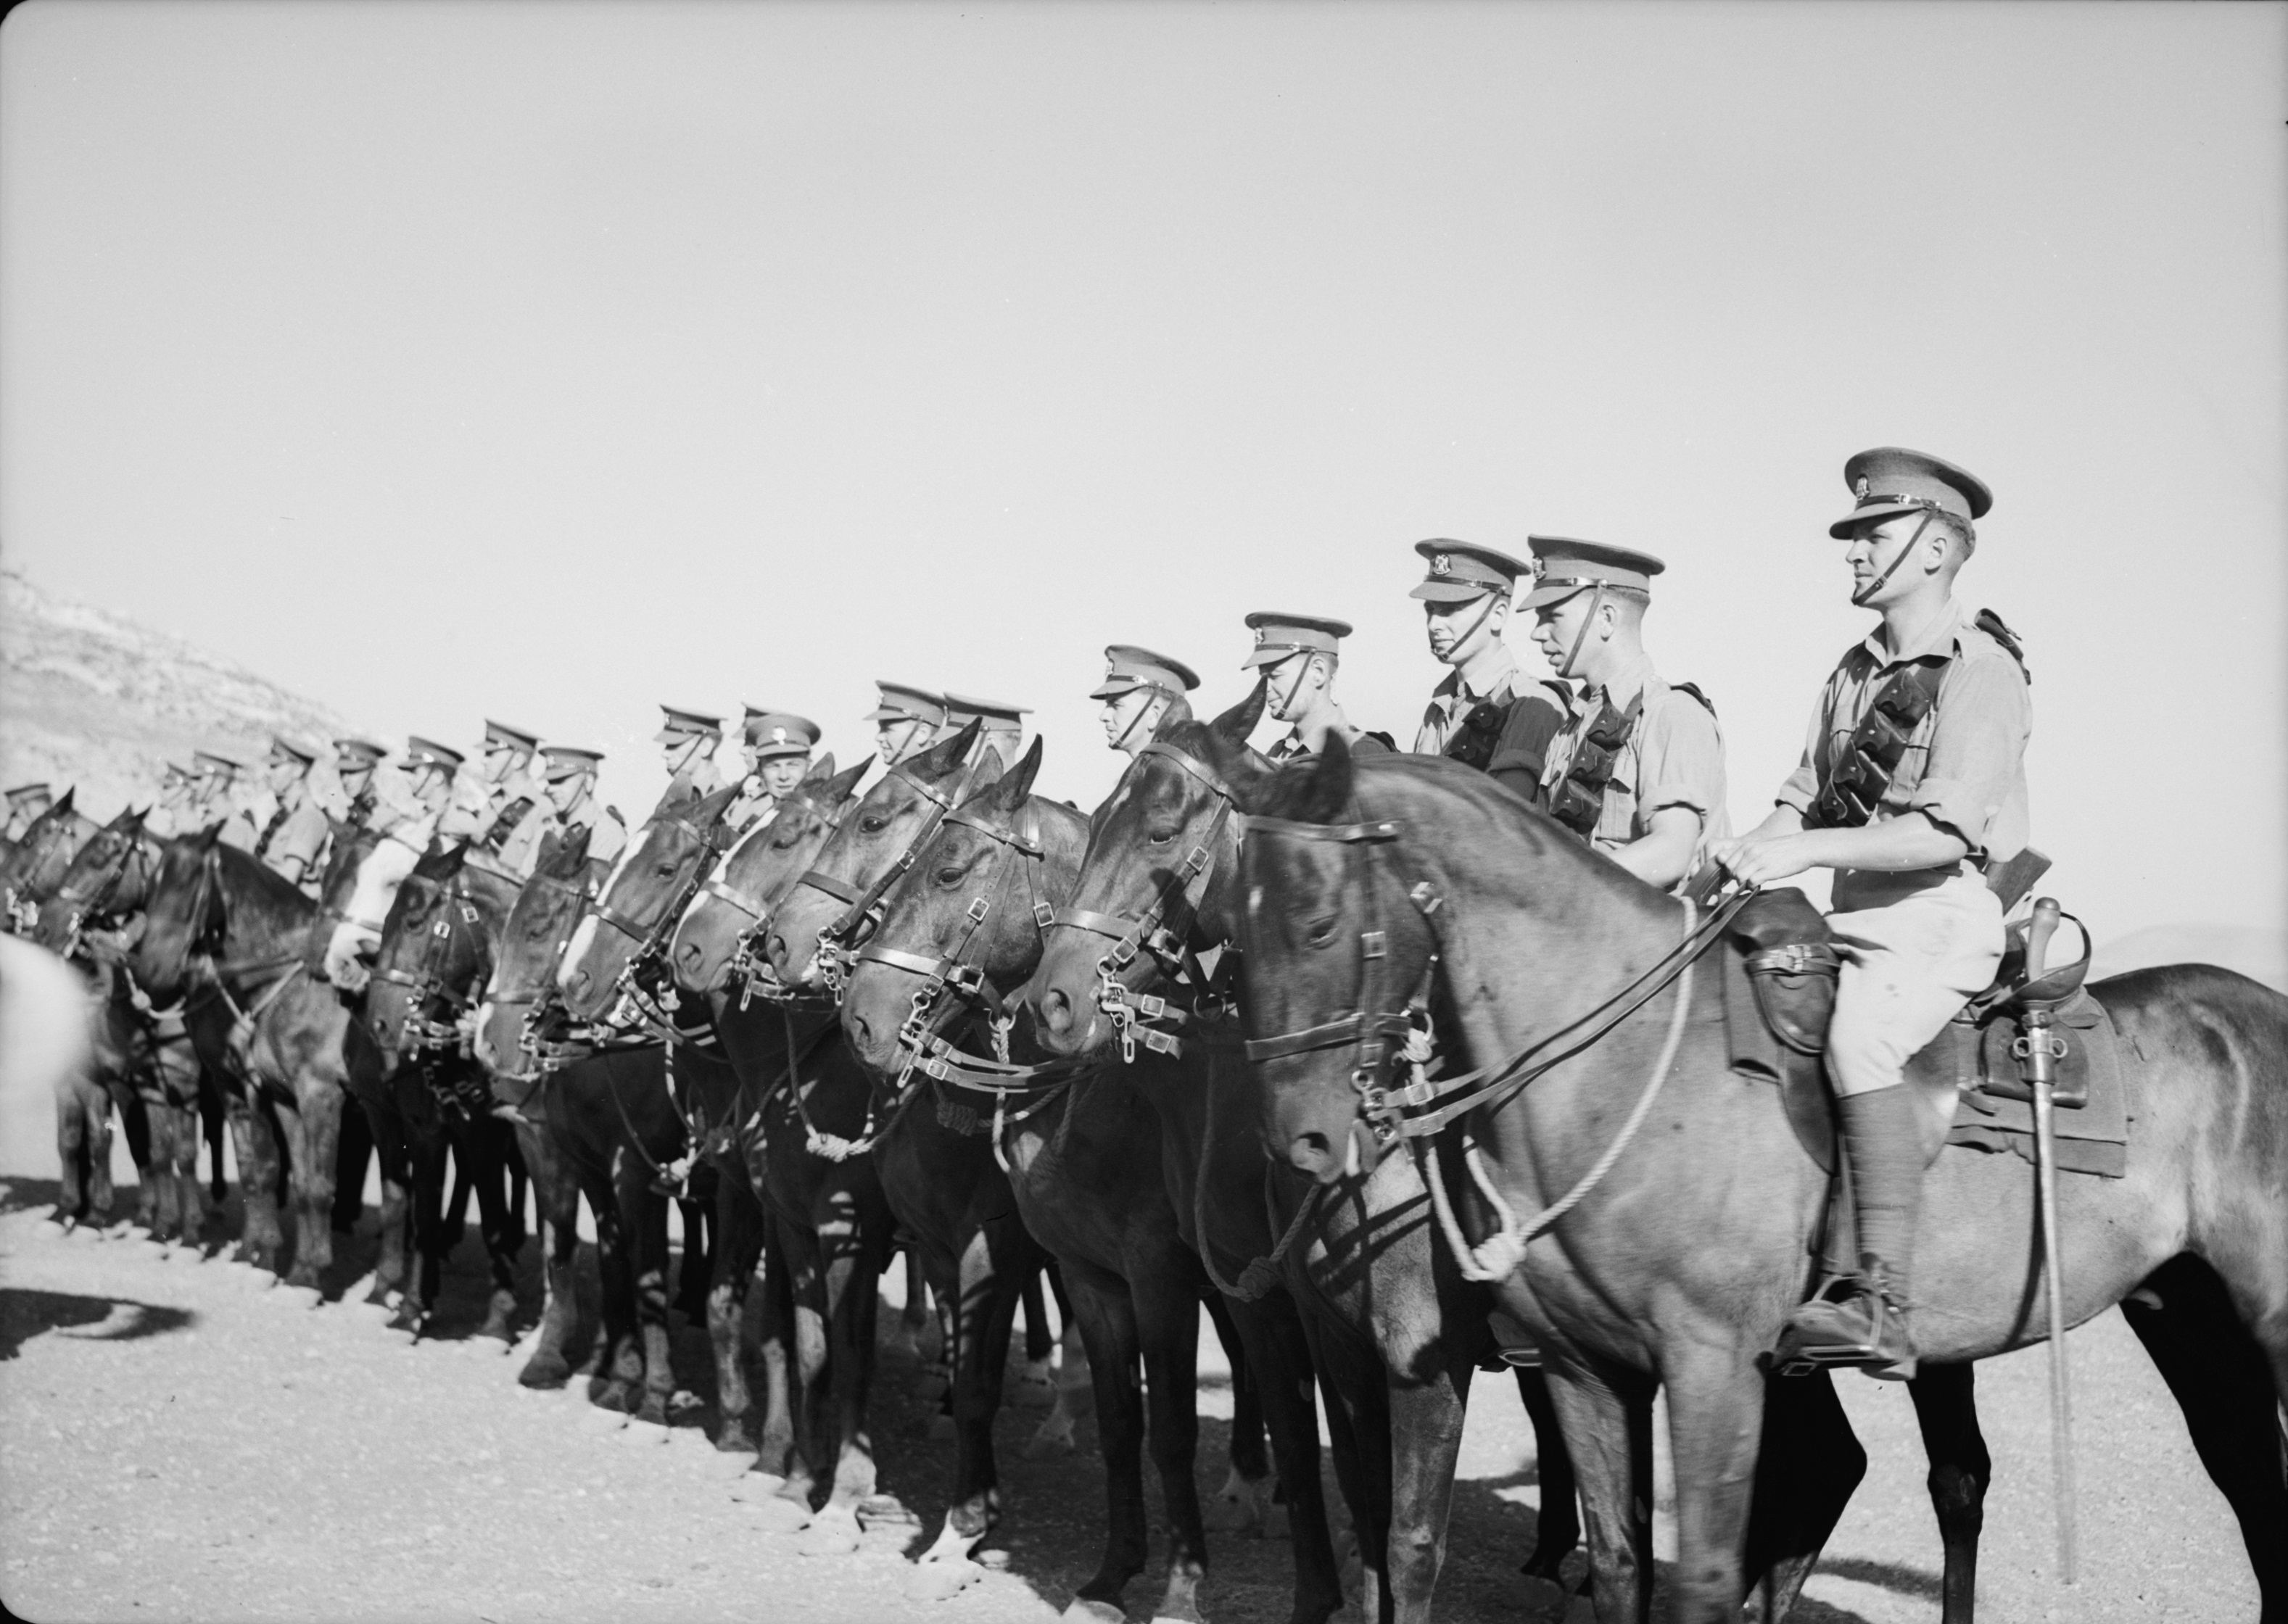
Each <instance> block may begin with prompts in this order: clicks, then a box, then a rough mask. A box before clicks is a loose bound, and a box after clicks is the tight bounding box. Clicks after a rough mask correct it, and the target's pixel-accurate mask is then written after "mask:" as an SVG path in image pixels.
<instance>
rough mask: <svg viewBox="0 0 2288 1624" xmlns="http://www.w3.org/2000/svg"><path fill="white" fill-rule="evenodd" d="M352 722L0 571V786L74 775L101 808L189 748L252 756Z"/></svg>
mask: <svg viewBox="0 0 2288 1624" xmlns="http://www.w3.org/2000/svg"><path fill="white" fill-rule="evenodd" d="M349 731H350V728H349V725H348V724H347V723H346V722H345V721H343V719H342V718H341V717H338V716H336V715H335V714H334V713H333V712H332V711H330V710H328V709H326V708H325V707H324V706H322V705H319V704H316V703H314V702H313V701H309V700H306V699H304V698H302V697H301V696H300V695H298V694H293V693H287V692H285V691H284V690H283V689H282V688H279V687H277V686H275V685H273V684H271V683H267V682H265V681H264V680H263V679H262V678H261V677H257V676H256V675H255V674H254V673H253V672H251V671H249V670H247V669H245V668H244V667H243V666H241V665H238V664H236V663H235V662H234V661H229V660H226V659H223V658H221V657H220V656H218V655H216V654H209V653H208V652H207V651H205V650H204V649H202V648H198V647H195V646H193V645H191V644H189V643H186V642H184V641H182V640H181V639H180V638H171V637H168V636H166V635H165V634H163V633H161V632H156V631H153V630H150V629H149V628H147V627H144V626H139V625H137V624H136V623H135V622H132V621H131V620H127V619H125V618H123V616H120V615H116V614H110V613H108V612H107V611H105V610H102V609H95V608H91V607H88V606H85V605H83V604H76V603H72V602H69V601H68V600H66V599H63V598H56V597H53V596H52V595H51V594H49V593H46V592H44V591H42V590H40V589H39V588H37V587H36V586H34V585H33V584H32V583H31V582H28V581H27V580H25V579H24V577H23V576H22V575H20V574H17V573H16V572H15V571H13V570H0V785H9V784H20V783H23V782H25V781H26V780H31V779H45V780H48V781H49V782H50V783H52V784H53V785H55V786H56V788H58V789H61V788H63V787H64V786H65V785H67V784H76V785H77V786H78V788H79V794H78V800H77V804H78V805H79V807H80V808H81V810H83V811H84V812H89V813H91V814H92V815H94V816H98V817H108V816H109V815H110V814H111V813H113V812H116V811H118V810H119V808H120V807H121V806H123V805H124V804H127V803H128V802H129V801H134V802H136V803H138V804H141V803H145V802H147V801H150V800H152V799H154V798H155V796H156V795H157V793H158V786H159V775H160V770H161V768H162V766H163V764H164V763H165V762H166V761H167V760H169V759H170V758H172V759H176V760H187V758H188V757H189V755H190V752H191V751H192V750H193V749H212V750H218V751H220V752H222V753H223V754H225V755H227V756H234V757H238V758H239V759H240V760H242V761H258V760H259V759H260V758H261V757H263V756H264V755H265V754H266V753H267V752H268V750H269V748H270V735H271V734H273V733H286V734H289V735H290V736H292V737H296V738H299V739H302V740H305V741H308V742H311V743H322V742H323V741H327V740H330V739H333V738H337V737H338V736H339V735H341V734H342V733H347V732H349Z"/></svg>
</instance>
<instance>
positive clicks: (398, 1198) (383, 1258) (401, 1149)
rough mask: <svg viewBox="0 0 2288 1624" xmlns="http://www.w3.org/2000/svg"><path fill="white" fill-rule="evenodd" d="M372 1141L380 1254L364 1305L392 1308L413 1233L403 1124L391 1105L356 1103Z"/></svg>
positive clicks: (401, 1284)
mask: <svg viewBox="0 0 2288 1624" xmlns="http://www.w3.org/2000/svg"><path fill="white" fill-rule="evenodd" d="M358 1104H359V1105H360V1107H361V1111H362V1113H363V1115H364V1117H365V1119H366V1124H367V1129H368V1136H369V1137H370V1138H371V1140H372V1141H373V1147H374V1155H375V1161H376V1163H377V1168H378V1171H379V1175H380V1183H381V1251H380V1254H379V1256H377V1257H376V1258H375V1259H374V1264H373V1288H372V1289H371V1290H370V1291H369V1292H367V1293H366V1299H365V1300H366V1301H367V1302H369V1303H379V1304H381V1305H382V1306H384V1307H394V1306H395V1302H394V1299H396V1298H397V1297H399V1296H401V1295H402V1294H403V1292H404V1290H405V1257H406V1252H407V1250H408V1248H409V1245H410V1241H411V1237H412V1230H413V1205H412V1198H413V1167H412V1161H411V1159H410V1157H409V1154H408V1153H407V1150H406V1144H405V1123H404V1121H403V1119H401V1117H399V1116H398V1114H397V1111H396V1108H395V1107H394V1106H392V1105H376V1104H374V1103H373V1102H372V1101H370V1100H361V1101H359V1102H358Z"/></svg>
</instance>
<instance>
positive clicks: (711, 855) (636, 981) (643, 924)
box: [588, 814, 722, 1042]
mask: <svg viewBox="0 0 2288 1624" xmlns="http://www.w3.org/2000/svg"><path fill="white" fill-rule="evenodd" d="M653 821H654V822H655V823H661V824H664V825H666V826H667V827H668V828H671V829H674V830H676V831H678V832H679V833H680V834H681V835H682V836H684V837H685V838H686V839H687V840H688V841H690V842H691V843H692V844H693V845H694V847H695V851H694V852H693V861H692V864H691V872H690V874H689V875H687V876H686V877H685V878H684V880H683V881H682V882H681V883H679V885H678V886H677V887H676V889H675V891H673V892H672V893H671V895H670V897H669V899H668V900H667V902H666V903H665V905H664V906H663V907H661V909H660V911H659V915H658V916H657V917H656V918H654V919H651V920H649V921H645V920H640V919H637V918H634V917H632V915H627V914H624V913H623V912H621V911H620V910H619V909H618V908H616V907H611V906H610V905H609V904H608V903H607V902H606V901H604V899H602V898H598V899H597V900H596V902H595V905H594V906H593V907H591V908H590V909H589V910H588V911H589V914H590V915H591V916H592V917H593V918H594V919H595V920H596V921H597V923H600V924H603V925H606V926H608V927H609V928H610V929H612V930H614V931H618V932H619V933H620V934H621V935H622V936H624V937H626V938H627V939H629V940H630V941H632V942H633V943H634V944H635V951H634V952H632V953H631V954H630V955H628V958H627V962H626V963H624V964H623V965H621V966H620V973H619V976H618V978H617V979H616V980H615V981H614V983H613V985H612V994H613V998H614V1001H615V1002H614V1005H613V1010H612V1014H611V1016H610V1017H609V1018H608V1024H609V1025H612V1026H626V1025H629V1024H632V1023H631V1022H630V1021H629V1020H627V1019H626V1018H624V1017H627V1016H630V1015H632V1017H633V1024H640V1025H644V1026H651V1027H653V1028H655V1029H656V1030H658V1031H660V1032H661V1033H662V1034H671V1041H679V1042H692V1041H694V1040H692V1039H691V1038H690V1037H689V1036H688V1035H687V1034H681V1033H680V1032H679V1029H678V1028H677V1027H676V1025H675V1021H674V1019H673V1016H674V1012H675V1008H676V997H675V992H674V989H673V988H672V987H670V988H668V989H666V991H665V993H664V994H663V995H662V996H660V997H657V998H655V997H653V996H652V995H651V994H648V993H647V992H646V991H645V990H644V988H643V985H642V982H643V978H645V977H646V976H647V975H648V974H649V973H650V971H651V970H652V969H653V968H654V967H655V965H657V964H658V963H659V962H660V960H661V959H662V957H663V955H664V954H665V951H666V938H667V937H668V936H669V934H670V933H671V932H672V931H674V929H675V927H676V926H677V925H678V924H679V923H682V919H683V911H684V909H686V908H687V907H690V906H691V899H692V898H693V897H695V896H696V895H697V894H698V891H699V888H700V886H701V885H702V884H703V883H705V882H706V880H707V877H708V875H709V874H710V873H711V872H712V871H713V869H714V867H715V860H716V856H717V848H716V844H715V843H716V839H717V837H718V836H719V834H720V833H721V830H722V823H721V821H720V820H717V821H715V822H713V823H710V824H708V825H706V826H705V827H701V826H700V825H698V824H695V823H694V822H692V821H691V820H689V819H688V818H685V817H681V816H679V815H672V814H671V815H670V816H668V817H665V818H658V819H655V820H653Z"/></svg>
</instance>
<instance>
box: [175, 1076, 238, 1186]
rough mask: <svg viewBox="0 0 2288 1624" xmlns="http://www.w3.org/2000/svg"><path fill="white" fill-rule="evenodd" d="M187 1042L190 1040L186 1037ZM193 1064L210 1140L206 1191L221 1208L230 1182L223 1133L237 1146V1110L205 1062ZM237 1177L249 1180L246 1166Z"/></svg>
mask: <svg viewBox="0 0 2288 1624" xmlns="http://www.w3.org/2000/svg"><path fill="white" fill-rule="evenodd" d="M184 1042H186V1043H188V1042H189V1040H188V1039H185V1040H184ZM193 1064H195V1065H197V1066H199V1126H200V1128H201V1129H203V1132H204V1135H205V1137H206V1142H207V1169H208V1172H207V1178H208V1185H207V1193H208V1195H209V1196H210V1197H211V1199H212V1200H213V1201H214V1203H215V1205H216V1206H218V1207H219V1206H221V1205H222V1203H223V1202H224V1201H226V1200H228V1199H229V1197H230V1184H229V1183H228V1182H227V1181H226V1179H225V1178H224V1177H223V1171H222V1145H223V1136H224V1133H225V1132H226V1130H227V1131H228V1132H229V1134H230V1137H231V1139H232V1141H233V1144H234V1146H235V1144H236V1141H237V1138H238V1132H237V1129H236V1127H235V1126H234V1117H235V1115H236V1113H234V1112H233V1111H232V1110H231V1109H230V1107H229V1106H227V1105H225V1104H224V1103H223V1092H222V1089H221V1087H220V1086H219V1085H218V1083H217V1082H216V1081H215V1080H214V1078H213V1077H212V1076H211V1074H209V1073H208V1072H207V1070H206V1067H205V1066H204V1064H203V1063H202V1062H199V1061H197V1060H196V1059H195V1058H194V1061H193ZM238 1176H239V1182H240V1183H241V1184H243V1183H244V1182H245V1180H246V1169H245V1168H243V1167H241V1168H239V1173H238Z"/></svg>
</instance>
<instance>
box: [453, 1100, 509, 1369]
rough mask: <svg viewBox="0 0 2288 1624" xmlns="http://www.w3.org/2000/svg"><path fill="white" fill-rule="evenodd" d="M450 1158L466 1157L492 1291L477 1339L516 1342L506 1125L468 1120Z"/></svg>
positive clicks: (486, 1118)
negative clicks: (506, 1176) (507, 1184)
mask: <svg viewBox="0 0 2288 1624" xmlns="http://www.w3.org/2000/svg"><path fill="white" fill-rule="evenodd" d="M454 1143H455V1145H456V1147H457V1148H456V1149H455V1151H454V1154H455V1155H457V1156H458V1155H461V1154H463V1153H466V1155H467V1156H468V1158H469V1166H470V1169H471V1173H472V1176H473V1179H474V1181H475V1184H476V1187H477V1233H478V1234H479V1235H480V1236H481V1238H482V1239H483V1240H484V1243H485V1262H486V1264H487V1265H488V1267H489V1270H490V1271H491V1276H492V1292H491V1295H490V1296H489V1298H488V1299H487V1301H486V1304H485V1322H484V1324H483V1325H482V1326H481V1327H479V1329H478V1331H477V1335H480V1336H489V1337H491V1338H493V1339H495V1340H497V1341H499V1342H503V1343H509V1342H513V1341H514V1340H515V1339H516V1251H515V1248H514V1247H513V1246H512V1244H511V1242H510V1237H509V1213H508V1192H507V1190H506V1189H505V1188H504V1185H505V1184H506V1183H507V1180H506V1179H505V1178H504V1173H505V1172H506V1170H507V1165H508V1156H507V1147H508V1144H509V1135H508V1124H507V1123H505V1122H503V1121H498V1120H497V1119H496V1118H493V1117H489V1116H478V1117H472V1118H470V1119H468V1120H467V1121H465V1122H464V1123H463V1124H462V1126H461V1129H460V1131H459V1132H458V1133H457V1134H456V1135H455V1136H454Z"/></svg>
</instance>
